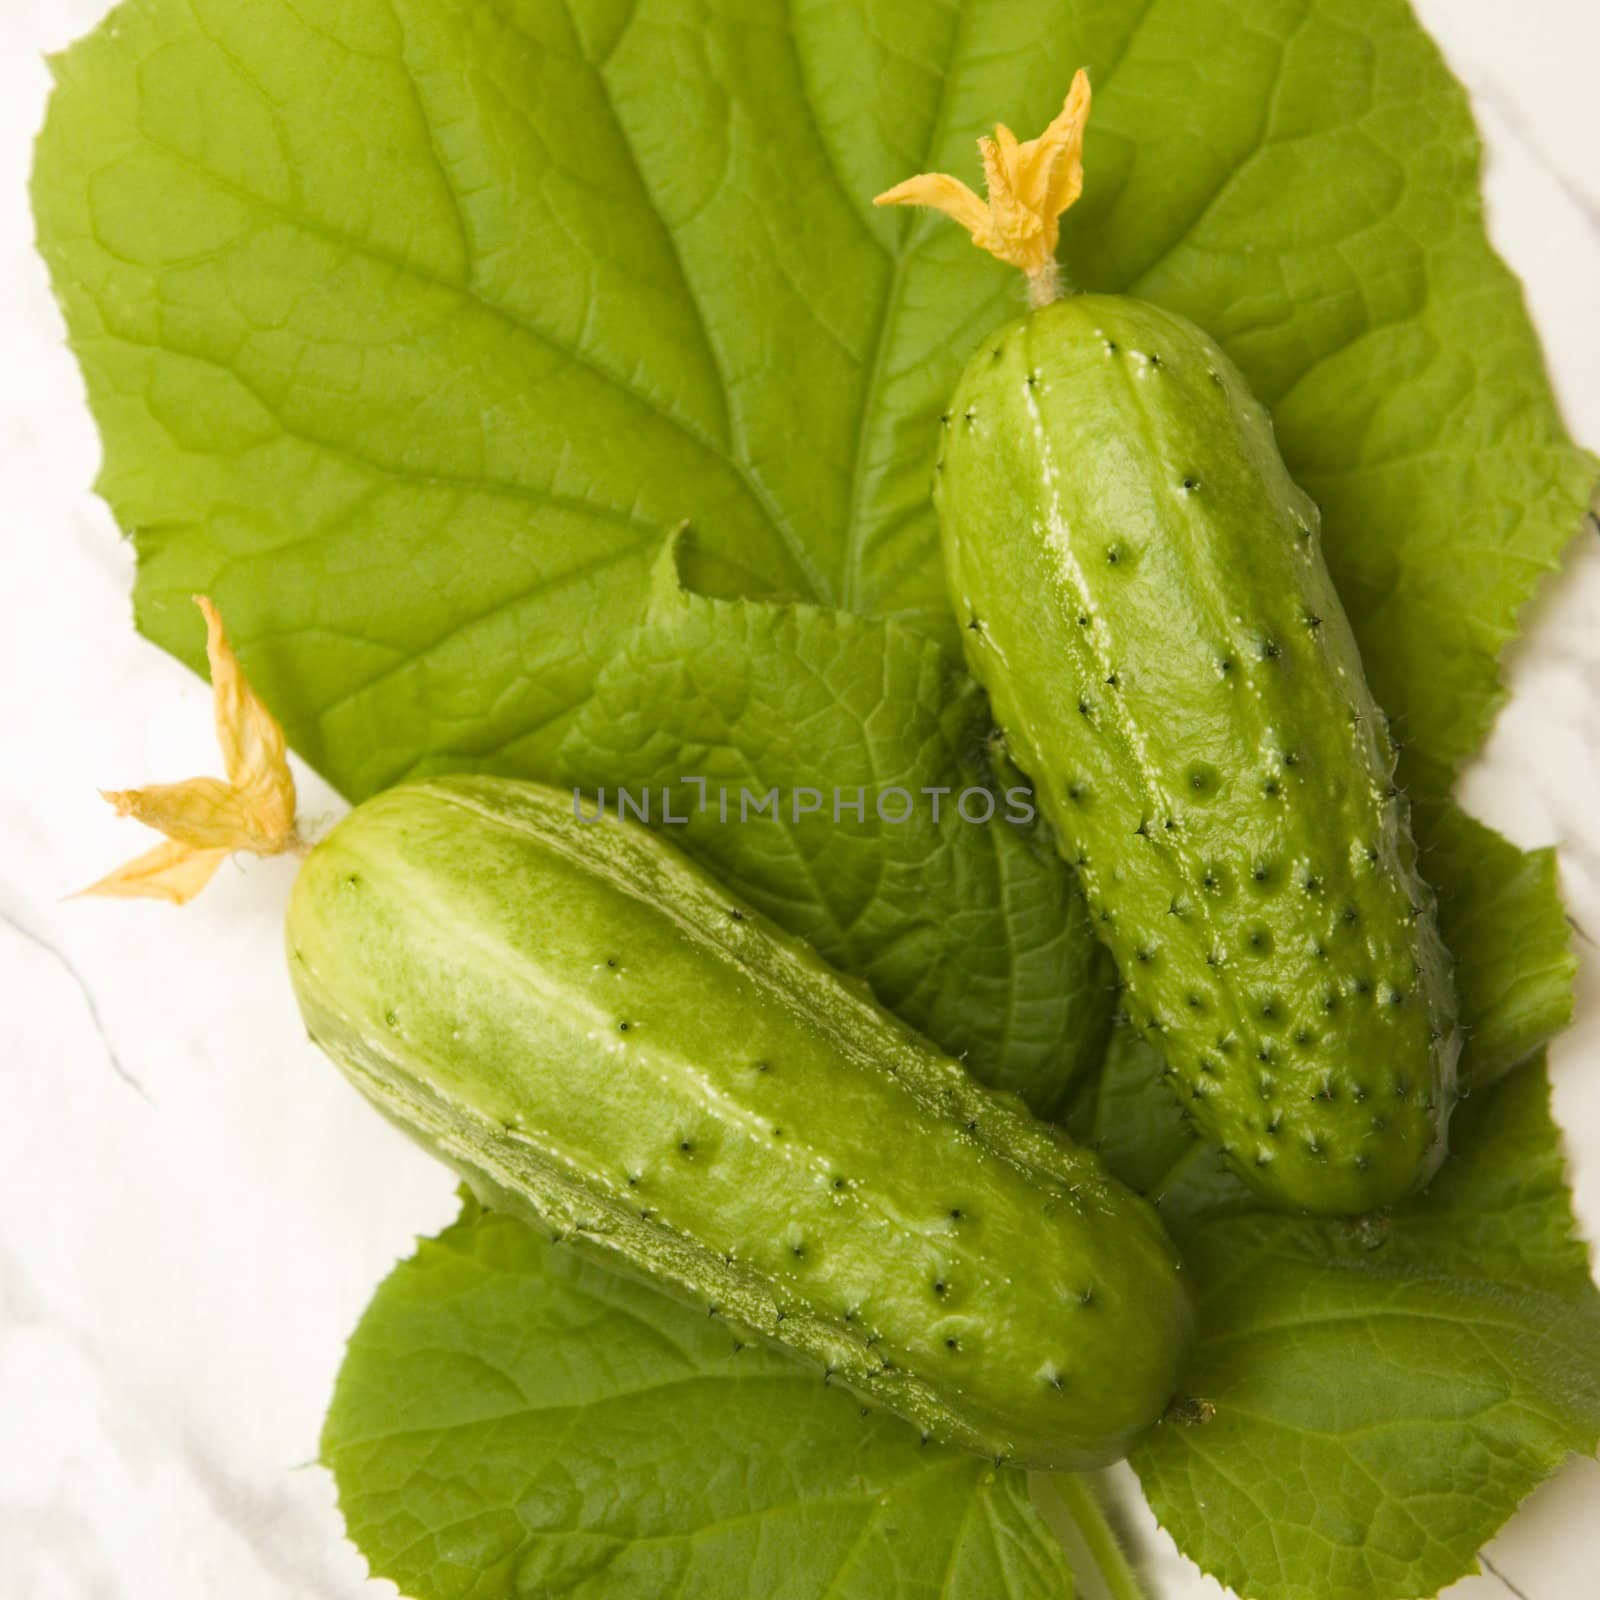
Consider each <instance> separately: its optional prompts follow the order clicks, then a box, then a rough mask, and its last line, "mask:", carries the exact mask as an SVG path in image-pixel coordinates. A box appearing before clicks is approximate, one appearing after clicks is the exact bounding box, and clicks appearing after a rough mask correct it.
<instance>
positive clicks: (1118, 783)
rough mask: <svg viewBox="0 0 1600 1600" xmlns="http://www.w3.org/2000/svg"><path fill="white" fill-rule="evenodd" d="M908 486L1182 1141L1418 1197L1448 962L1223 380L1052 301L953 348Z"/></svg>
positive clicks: (1148, 327) (1361, 710) (1278, 1199)
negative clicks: (1108, 954)
mask: <svg viewBox="0 0 1600 1600" xmlns="http://www.w3.org/2000/svg"><path fill="white" fill-rule="evenodd" d="M1152 358H1154V359H1152ZM934 497H935V503H936V506H937V509H938V513H939V520H940V526H941V531H942V539H943V545H944V553H945V562H946V571H947V575H948V580H949V585H950V593H951V598H952V601H953V603H954V604H955V606H956V607H957V608H958V617H959V620H960V621H961V622H962V623H963V624H964V625H965V627H964V631H963V635H962V637H963V640H964V642H965V646H966V654H967V658H968V662H969V664H970V666H971V668H972V671H973V673H974V674H975V676H976V677H977V678H978V679H979V680H980V681H981V682H982V683H983V685H984V687H985V688H986V689H987V690H988V691H989V695H990V698H991V702H992V705H993V709H994V713H995V716H996V720H997V721H998V723H999V725H1000V727H1001V729H1002V730H1003V732H1004V734H1005V735H1006V738H1007V742H1008V744H1009V746H1010V749H1011V753H1012V755H1013V757H1014V759H1015V760H1016V762H1017V763H1018V765H1019V766H1021V767H1022V768H1023V769H1024V770H1025V771H1027V772H1028V773H1029V774H1031V776H1032V777H1033V779H1034V781H1035V785H1036V788H1037V790H1038V794H1039V803H1040V808H1041V810H1042V812H1043V813H1044V815H1045V817H1046V818H1047V819H1048V820H1049V822H1050V823H1051V825H1052V826H1053V827H1054V829H1055V831H1056V837H1057V841H1058V843H1059V844H1060V846H1061V849H1062V851H1063V853H1064V854H1065V855H1066V856H1067V858H1068V859H1069V860H1071V861H1074V862H1076V863H1077V865H1078V868H1079V871H1080V875H1081V877H1082V880H1083V884H1084V888H1085V891H1086V893H1087V894H1088V897H1089V901H1090V905H1091V907H1092V909H1093V911H1094V913H1095V921H1096V926H1097V928H1098V929H1099V931H1100V933H1101V936H1102V937H1103V938H1104V939H1105V941H1106V942H1107V943H1108V944H1109V945H1110V947H1111V949H1112V951H1113V953H1114V955H1115V956H1116V959H1117V963H1118V966H1119V968H1120V971H1121V974H1122V978H1123V981H1124V984H1125V1000H1126V1002H1127V1009H1128V1012H1129V1015H1130V1017H1131V1019H1132V1020H1133V1021H1134V1022H1136V1023H1137V1024H1138V1025H1139V1026H1140V1027H1142V1028H1143V1029H1144V1030H1145V1031H1146V1035H1147V1037H1149V1038H1151V1039H1152V1042H1154V1043H1156V1044H1157V1045H1158V1046H1159V1047H1160V1049H1161V1051H1162V1053H1163V1055H1164V1056H1165V1058H1166V1062H1167V1068H1168V1072H1169V1074H1170V1075H1171V1076H1172V1077H1173V1078H1175V1079H1176V1080H1177V1085H1176V1086H1177V1087H1178V1089H1179V1092H1180V1095H1181V1097H1182V1098H1183V1100H1184V1101H1185V1103H1186V1105H1187V1106H1188V1107H1189V1109H1190V1110H1191V1112H1192V1115H1193V1118H1194V1121H1195V1123H1196V1124H1197V1125H1198V1126H1199V1128H1200V1129H1201V1130H1202V1131H1203V1132H1205V1133H1206V1134H1207V1135H1208V1136H1209V1137H1210V1138H1211V1139H1213V1140H1214V1141H1215V1142H1217V1143H1218V1144H1220V1145H1221V1146H1222V1147H1223V1148H1224V1149H1225V1150H1226V1151H1228V1152H1229V1154H1230V1156H1231V1157H1232V1160H1233V1163H1234V1165H1235V1167H1236V1168H1237V1170H1238V1171H1239V1172H1240V1174H1241V1175H1242V1176H1243V1177H1244V1178H1245V1179H1246V1180H1247V1181H1248V1182H1250V1183H1251V1184H1252V1185H1253V1186H1254V1187H1255V1188H1256V1189H1257V1190H1258V1191H1259V1192H1260V1193H1261V1194H1262V1195H1263V1196H1265V1197H1266V1198H1267V1199H1269V1200H1270V1201H1272V1202H1273V1203H1274V1204H1276V1205H1280V1206H1285V1207H1300V1208H1305V1209H1307V1210H1311V1211H1317V1212H1327V1213H1350V1212H1360V1211H1365V1210H1368V1209H1371V1208H1373V1207H1376V1206H1380V1205H1384V1204H1387V1203H1389V1202H1392V1201H1394V1200H1397V1199H1399V1198H1401V1197H1402V1196H1404V1195H1406V1194H1408V1193H1410V1192H1411V1191H1413V1190H1414V1189H1416V1188H1418V1187H1419V1186H1421V1185H1422V1184H1424V1183H1426V1181H1427V1180H1428V1179H1429V1177H1431V1176H1432V1174H1433V1173H1434V1172H1435V1170H1436V1169H1437V1168H1438V1165H1439V1163H1440V1161H1441V1160H1442V1159H1443V1157H1444V1153H1445V1144H1446V1129H1447V1124H1448V1119H1449V1113H1450V1108H1451V1104H1452V1101H1453V1098H1454V1088H1455V1064H1456V1057H1457V1055H1458V1053H1459V1048H1460V1043H1459V1034H1458V1030H1457V1027H1456V1022H1455V1000H1454V993H1453V988H1452V983H1451V976H1450V963H1449V958H1448V956H1447V955H1446V952H1445V950H1444V946H1443V944H1442V943H1441V941H1440V939H1439V935H1438V931H1437V927H1436V922H1435V911H1434V897H1433V893H1432V891H1431V890H1430V889H1429V888H1428V887H1427V885H1426V884H1425V883H1424V882H1423V881H1422V879H1421V877H1420V876H1419V875H1418V872H1417V868H1416V851H1415V847H1414V845H1413V843H1412V840H1411V835H1410V825H1409V817H1408V813H1407V808H1406V804H1405V801H1404V798H1403V797H1402V796H1401V795H1400V794H1399V793H1398V791H1397V790H1396V788H1395V786H1394V771H1395V746H1394V744H1393V742H1392V740H1391V739H1390V737H1389V733H1388V725H1387V722H1386V720H1385V718H1384V716H1383V713H1382V711H1381V710H1380V709H1379V708H1378V706H1377V704H1376V703H1375V702H1374V700H1373V698H1372V695H1371V692H1370V691H1369V689H1368V688H1367V684H1366V679H1365V677H1364V675H1363V672H1362V668H1361V661H1360V657H1359V654H1358V652H1357V647H1356V642H1355V637H1354V635H1353V634H1352V632H1351V630H1350V626H1349V623H1348V620H1347V619H1346V617H1345V615H1344V611H1343V608H1342V607H1341V606H1340V604H1339V600H1338V596H1337V594H1336V593H1335V591H1334V588H1333V584H1332V581H1331V580H1330V578H1329V576H1328V572H1327V568H1326V566H1325V565H1324V563H1323V559H1322V553H1321V546H1320V536H1319V522H1318V514H1317V509H1316V506H1315V505H1314V504H1313V502H1312V501H1311V500H1310V499H1309V498H1308V497H1307V496H1306V495H1304V494H1303V493H1302V492H1301V491H1300V490H1299V489H1298V488H1297V487H1296V486H1295V484H1294V483H1293V481H1292V480H1291V479H1290V477H1289V474H1288V471H1287V469H1286V468H1285V467H1284V465H1283V461H1282V459H1281V458H1280V456H1279V455H1278V451H1277V447H1276V444H1275V443H1274V441H1273V437H1272V426H1271V422H1270V421H1269V419H1268V417H1267V415H1266V412H1265V411H1264V410H1263V408H1262V407H1261V406H1260V405H1259V404H1257V402H1256V401H1255V400H1254V399H1253V398H1252V397H1251V395H1250V393H1249V390H1248V388H1247V387H1246V385H1245V382H1244V379H1243V378H1242V377H1241V376H1240V374H1239V372H1238V371H1237V370H1236V369H1235V368H1234V366H1233V365H1232V363H1231V362H1229V360H1228V359H1227V357H1226V356H1225V355H1224V354H1223V353H1222V351H1221V350H1219V349H1218V348H1217V346H1216V345H1215V344H1214V343H1212V341H1211V340H1210V339H1208V338H1207V337H1206V335H1205V334H1204V333H1202V332H1201V331H1200V330H1199V329H1198V328H1196V327H1195V326H1194V325H1193V324H1192V323H1189V322H1187V321H1186V320H1184V319H1183V318H1181V317H1178V316H1174V315H1172V314H1170V313H1168V312H1164V311H1161V310H1159V309H1157V308H1156V307H1154V306H1151V305H1148V304H1145V303H1143V302H1140V301H1137V300H1132V299H1127V298H1123V297H1119V296H1105V295H1083V296H1079V297H1075V298H1072V299H1068V300H1063V301H1059V302H1057V303H1056V304H1054V305H1051V306H1048V307H1046V308H1045V309H1043V310H1041V311H1038V312H1036V313H1034V314H1033V315H1031V316H1029V317H1027V318H1024V319H1022V320H1020V321H1018V322H1015V323H1013V324H1011V325H1010V326H1009V327H1007V328H1005V329H1003V330H1002V331H1001V332H1000V333H999V334H997V335H996V336H994V337H992V338H990V339H989V340H987V341H986V342H985V344H984V345H983V346H982V348H980V350H979V351H978V352H977V354H976V355H975V356H974V357H973V359H972V361H971V363H970V364H969V365H968V367H967V370H966V372H965V373H964V375H963V377H962V379H961V381H960V384H959V385H958V387H957V389H956V393H955V397H954V399H953V401H952V403H951V406H950V409H949V411H948V412H947V413H946V416H945V418H944V427H943V433H942V447H941V450H940V454H939V465H938V469H937V471H936V473H935V488H934Z"/></svg>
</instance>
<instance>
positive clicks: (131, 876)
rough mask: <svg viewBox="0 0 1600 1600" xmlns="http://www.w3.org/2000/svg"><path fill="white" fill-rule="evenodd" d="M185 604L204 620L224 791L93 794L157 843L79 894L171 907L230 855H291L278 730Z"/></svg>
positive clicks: (207, 786)
mask: <svg viewBox="0 0 1600 1600" xmlns="http://www.w3.org/2000/svg"><path fill="white" fill-rule="evenodd" d="M195 604H196V605H197V606H199V607H200V610H201V612H202V613H203V615H204V616H205V619H206V655H207V658H208V659H209V661H210V663H211V696H212V702H213V705H214V708H215V714H216V724H217V743H218V744H219V745H221V747H222V760H223V766H224V768H225V770H226V771H227V774H228V777H227V781H226V782H224V781H223V780H222V779H220V778H189V779H187V780H186V781H185V782H183V783H158V784H152V785H151V786H150V787H149V788H145V789H115V790H102V791H101V793H102V794H103V795H104V796H105V798H106V799H107V800H109V801H110V802H111V804H112V805H114V806H115V807H116V808H117V812H118V815H120V816H124V817H137V818H138V819H139V821H140V822H143V823H146V824H147V825H148V826H150V827H152V828H156V829H159V830H160V832H162V833H164V834H166V836H167V838H166V842H165V843H163V844H158V845H157V846H156V847H155V849H153V850H150V851H147V852H146V853H145V854H144V855H142V856H140V857H138V858H137V859H136V860H134V861H130V862H128V864H127V865H126V866H123V867H119V868H118V869H117V870H116V871H115V872H113V873H111V874H110V876H109V877H105V878H102V879H101V880H100V881H99V882H98V883H95V884H91V885H90V886H89V888H87V889H85V890H83V891H82V893H84V894H93V895H112V896H120V897H122V898H137V897H141V896H142V897H146V898H149V899H154V900H168V901H171V902H172V904H174V905H180V906H181V905H184V904H185V903H186V902H188V901H190V900H192V899H194V897H195V896H196V895H197V894H199V893H200V891H201V890H202V889H203V888H205V886H206V885H207V884H208V883H209V882H210V881H211V878H212V875H213V874H214V873H215V872H216V870H217V868H218V867H220V866H221V865H222V863H223V862H224V861H226V860H227V859H228V857H229V856H230V855H232V854H233V852H234V851H236V850H248V851H250V852H252V853H253V854H255V855H260V856H271V855H278V854H280V853H281V852H283V851H285V850H296V849H299V848H300V838H299V834H298V833H297V832H296V830H295V821H294V809H295V794H294V776H293V774H292V773H291V772H290V771H289V763H288V761H287V759H286V758H285V755H284V740H283V729H282V728H280V727H279V726H278V723H277V721H276V719H275V718H274V717H273V715H272V713H271V712H270V711H268V710H267V708H266V707H265V706H264V705H263V704H262V703H261V701H260V700H259V699H257V697H256V695H255V692H254V691H253V690H252V689H251V687H250V685H249V684H248V683H247V682H246V681H245V676H244V673H243V672H242V671H241V670H240V668H239V661H238V658H237V657H236V656H235V655H234V653H233V647H232V646H231V645H230V644H229V643H228V636H227V635H226V634H225V633H224V632H223V629H222V618H221V616H220V615H219V614H218V612H217V608H216V607H215V606H214V605H212V603H211V602H210V601H209V600H207V599H206V598H205V597H204V596H203V595H196V596H195Z"/></svg>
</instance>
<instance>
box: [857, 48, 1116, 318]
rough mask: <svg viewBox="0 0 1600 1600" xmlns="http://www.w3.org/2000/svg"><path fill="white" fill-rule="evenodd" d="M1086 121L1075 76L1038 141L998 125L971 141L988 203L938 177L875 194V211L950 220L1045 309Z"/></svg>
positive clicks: (1076, 190)
mask: <svg viewBox="0 0 1600 1600" xmlns="http://www.w3.org/2000/svg"><path fill="white" fill-rule="evenodd" d="M1088 121H1089V78H1088V74H1087V73H1085V72H1084V71H1083V70H1082V68H1080V69H1079V70H1078V72H1077V73H1076V74H1075V75H1074V77H1073V80H1072V87H1071V89H1070V90H1069V91H1068V92H1067V98H1066V103H1065V104H1064V105H1063V106H1062V108H1061V111H1060V113H1059V114H1058V115H1057V117H1056V119H1055V121H1054V122H1052V123H1051V124H1050V126H1049V127H1048V128H1046V129H1045V130H1044V132H1043V133H1041V134H1040V135H1039V137H1038V138H1037V139H1029V140H1027V141H1025V142H1019V141H1018V139H1017V136H1016V135H1015V134H1014V133H1013V132H1012V131H1011V130H1010V129H1009V128H1008V127H1007V126H1006V125H1005V124H1004V123H1003V122H1002V123H1000V124H998V125H997V126H996V128H995V130H994V135H993V137H992V138H991V137H985V138H982V139H979V140H978V152H979V154H980V155H981V156H982V157H983V177H984V186H985V189H986V190H987V193H988V200H987V202H985V201H983V200H980V199H979V198H978V197H977V195H976V194H974V193H973V192H972V190H971V189H969V188H968V187H967V186H966V184H964V183H962V182H961V180H960V179H959V178H952V177H950V176H949V175H948V174H947V173H943V172H925V173H922V174H921V175H919V176H918V177H915V178H907V179H906V181H905V182H904V183H898V184H896V185H895V186H894V188H892V189H889V190H886V191H885V192H884V193H883V194H880V195H879V196H878V197H877V199H876V200H875V201H874V202H873V204H874V205H880V206H932V207H933V209H934V210H936V211H942V212H944V214H945V215H946V216H948V217H953V218H954V219H955V220H956V221H957V222H959V223H960V224H961V226H962V227H963V228H965V229H966V230H967V232H968V233H970V234H971V235H972V242H973V243H974V244H976V245H978V246H980V247H981V248H983V249H985V250H987V251H988V252H989V254H990V255H992V256H995V257H996V258H998V259H999V260H1001V261H1005V262H1009V263H1010V264H1011V265H1012V266H1014V267H1020V268H1021V269H1022V270H1023V271H1024V272H1025V273H1027V275H1028V294H1029V299H1030V300H1031V301H1032V302H1033V304H1034V305H1036V306H1038V305H1047V304H1048V303H1049V302H1050V301H1052V300H1054V299H1055V298H1056V296H1057V294H1058V293H1059V292H1060V286H1059V282H1058V279H1057V274H1056V244H1057V242H1058V240H1059V239H1060V237H1061V214H1062V213H1063V212H1064V211H1066V210H1067V209H1068V208H1069V207H1070V206H1072V205H1073V204H1074V203H1075V202H1076V200H1077V199H1078V196H1079V195H1081V194H1082V193H1083V130H1084V128H1085V127H1086V126H1087V124H1088Z"/></svg>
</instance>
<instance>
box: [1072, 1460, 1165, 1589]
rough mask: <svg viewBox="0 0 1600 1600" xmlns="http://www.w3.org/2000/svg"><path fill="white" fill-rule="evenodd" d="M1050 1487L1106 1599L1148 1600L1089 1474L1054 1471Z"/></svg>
mask: <svg viewBox="0 0 1600 1600" xmlns="http://www.w3.org/2000/svg"><path fill="white" fill-rule="evenodd" d="M1050 1486H1051V1488H1052V1489H1054V1490H1055V1493H1056V1497H1057V1499H1058V1500H1059V1501H1060V1502H1061V1506H1062V1509H1063V1510H1064V1511H1065V1512H1066V1513H1067V1515H1068V1516H1069V1517H1070V1518H1071V1519H1072V1525H1073V1528H1074V1530H1075V1531H1076V1532H1077V1535H1078V1538H1079V1539H1080V1540H1081V1541H1082V1543H1083V1546H1084V1549H1085V1550H1086V1551H1087V1553H1088V1556H1089V1559H1090V1561H1091V1562H1092V1563H1093V1569H1094V1573H1095V1575H1096V1576H1097V1577H1098V1578H1099V1580H1100V1583H1101V1586H1102V1588H1103V1589H1104V1592H1105V1595H1106V1597H1107V1600H1148V1597H1147V1596H1146V1594H1145V1592H1144V1587H1143V1585H1142V1584H1140V1582H1139V1578H1138V1575H1137V1574H1136V1573H1135V1572H1134V1570H1133V1566H1132V1564H1131V1563H1130V1562H1129V1560H1128V1558H1127V1556H1125V1555H1124V1554H1123V1551H1122V1546H1121V1545H1120V1544H1119V1543H1118V1542H1117V1536H1116V1534H1115V1533H1114V1532H1113V1531H1112V1528H1111V1524H1110V1522H1109V1521H1108V1520H1107V1519H1106V1513H1105V1508H1104V1506H1103V1505H1102V1504H1101V1502H1100V1496H1099V1495H1098V1494H1097V1493H1096V1492H1095V1489H1094V1486H1093V1484H1092V1483H1091V1481H1090V1475H1089V1474H1087V1473H1082V1472H1058V1473H1056V1474H1055V1475H1054V1476H1053V1477H1052V1478H1051V1479H1050ZM1073 1553H1074V1554H1077V1552H1073ZM1080 1576H1084V1575H1083V1574H1080Z"/></svg>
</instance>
